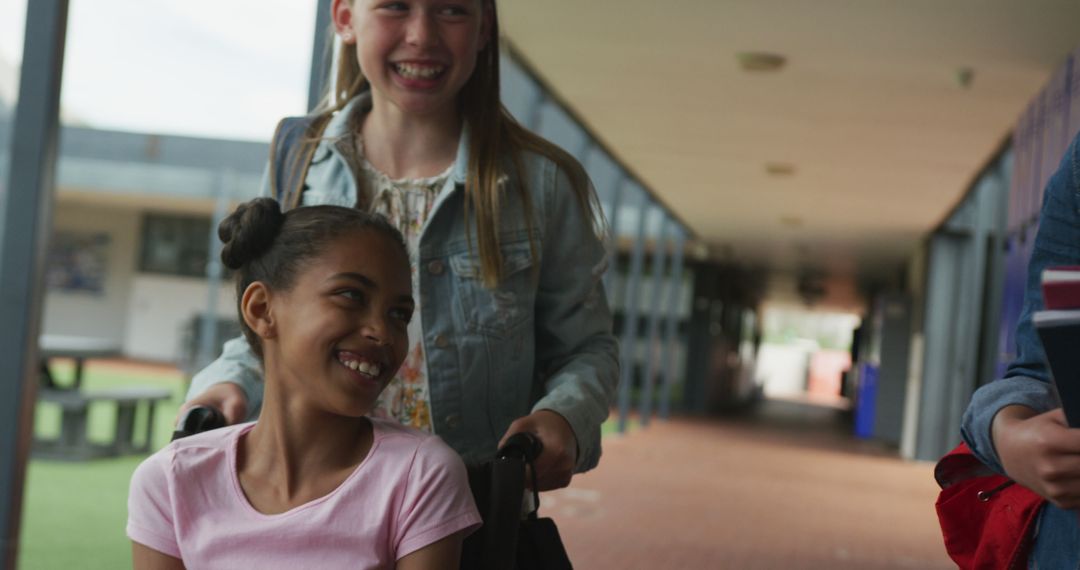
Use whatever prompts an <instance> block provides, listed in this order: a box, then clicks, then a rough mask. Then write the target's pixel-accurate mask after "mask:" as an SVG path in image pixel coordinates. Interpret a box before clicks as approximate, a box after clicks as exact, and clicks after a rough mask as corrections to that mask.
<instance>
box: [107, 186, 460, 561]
mask: <svg viewBox="0 0 1080 570" xmlns="http://www.w3.org/2000/svg"><path fill="white" fill-rule="evenodd" d="M218 233H219V235H220V236H221V239H222V241H223V242H224V244H225V247H224V249H223V250H222V253H221V258H222V260H223V261H224V263H225V265H226V266H227V267H229V268H230V269H233V270H234V271H235V272H236V280H237V281H236V283H237V305H238V310H239V314H240V322H241V325H242V328H243V331H244V334H245V336H246V337H247V339H248V341H249V343H250V344H251V346H252V348H253V349H254V351H255V353H256V354H257V355H258V356H259V358H260V359H261V360H262V362H263V367H264V370H265V379H266V387H265V396H264V401H263V407H262V414H261V415H260V417H259V420H258V422H256V423H248V424H240V425H235V426H230V427H227V428H223V429H219V430H214V431H210V432H206V433H203V434H199V435H196V436H192V437H189V438H185V439H181V440H178V441H176V442H174V443H172V444H170V445H169V446H168V447H166V448H165V449H163V450H161V451H159V452H158V453H156V454H154V455H153V456H152V457H150V458H149V459H147V460H146V461H144V462H143V463H142V465H140V466H139V468H138V469H137V470H136V471H135V474H134V476H133V478H132V481H131V491H130V495H129V498H128V524H127V534H128V536H129V537H130V538H131V540H132V541H133V560H134V567H135V568H136V570H142V569H173V568H184V567H189V568H229V569H232V568H261V569H267V568H294V569H299V568H398V569H433V568H439V569H442V568H456V567H457V564H458V560H459V558H460V548H461V541H462V539H463V538H464V537H465V536H466V535H467V534H468V533H469V532H470V531H472V530H473V529H475V528H476V527H477V526H479V523H480V517H479V515H478V514H477V511H476V506H475V504H474V503H473V500H472V496H471V494H470V492H469V487H468V481H467V478H466V474H465V468H464V465H463V464H462V462H461V459H460V458H459V457H458V455H457V454H456V453H455V452H454V451H452V450H451V449H450V448H449V447H448V446H447V445H446V444H444V443H443V442H442V440H440V439H439V438H438V437H436V436H433V435H429V434H425V433H423V432H420V431H416V430H412V429H410V428H406V427H402V426H401V425H399V424H398V423H397V422H394V421H383V420H378V419H371V418H367V417H365V414H366V413H367V412H368V411H370V410H371V408H372V406H373V405H374V403H375V401H376V398H377V397H378V396H379V393H380V392H381V391H382V389H383V388H384V387H385V386H386V383H387V382H388V381H389V380H390V379H391V378H393V376H394V373H395V372H396V370H397V369H398V367H399V366H401V363H402V361H403V360H404V358H405V351H406V350H407V347H408V334H407V333H406V330H407V326H408V323H409V320H410V318H411V317H412V312H413V306H414V302H413V299H412V287H411V282H410V270H409V260H408V256H407V255H406V252H405V246H404V244H403V242H402V238H401V235H400V234H399V233H398V231H397V230H396V229H394V228H393V227H392V226H390V225H389V224H388V223H387V222H386V221H385V220H383V219H382V218H381V217H378V216H373V215H371V214H366V213H364V212H362V211H360V210H357V209H355V208H342V207H336V206H312V207H307V208H298V209H295V210H291V211H289V212H287V213H284V214H283V213H282V212H281V210H280V207H279V206H278V203H277V202H276V201H274V200H272V199H269V198H260V199H257V200H253V201H251V202H248V203H246V204H243V205H241V206H240V207H239V208H238V209H237V210H236V212H234V213H233V214H232V215H231V216H229V217H228V218H226V219H225V221H223V222H222V224H221V226H220V227H219V229H218Z"/></svg>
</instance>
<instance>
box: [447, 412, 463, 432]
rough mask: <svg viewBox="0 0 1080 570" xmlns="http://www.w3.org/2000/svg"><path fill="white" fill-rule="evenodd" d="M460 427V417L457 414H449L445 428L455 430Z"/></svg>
mask: <svg viewBox="0 0 1080 570" xmlns="http://www.w3.org/2000/svg"><path fill="white" fill-rule="evenodd" d="M460 425H461V416H459V415H457V414H450V415H449V416H446V427H448V428H450V429H457V428H458V426H460Z"/></svg>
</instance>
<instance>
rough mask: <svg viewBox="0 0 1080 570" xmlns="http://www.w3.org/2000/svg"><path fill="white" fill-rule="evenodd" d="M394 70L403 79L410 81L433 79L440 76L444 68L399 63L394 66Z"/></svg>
mask: <svg viewBox="0 0 1080 570" xmlns="http://www.w3.org/2000/svg"><path fill="white" fill-rule="evenodd" d="M394 69H396V70H397V72H398V73H399V74H401V75H402V76H403V77H408V78H410V79H416V78H421V79H431V78H432V77H435V76H436V75H439V74H440V73H442V71H443V69H444V68H443V66H441V65H438V66H427V65H413V64H411V63H398V64H395V65H394Z"/></svg>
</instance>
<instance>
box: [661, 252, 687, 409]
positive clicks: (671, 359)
mask: <svg viewBox="0 0 1080 570" xmlns="http://www.w3.org/2000/svg"><path fill="white" fill-rule="evenodd" d="M685 244H686V234H685V233H683V232H682V231H677V232H676V236H675V246H674V247H675V252H674V254H673V256H672V258H671V277H670V279H671V284H670V285H668V310H667V323H665V324H666V328H667V330H666V331H665V333H664V364H663V365H662V366H661V367H660V373H661V374H663V375H664V381H663V384H662V385H661V387H660V410H659V415H660V419H663V420H666V419H668V417H670V416H671V385H672V384H673V378H674V377H675V350H676V347H677V346H678V338H677V335H678V332H679V303H681V302H682V295H681V293H682V289H683V286H682V285H683V283H682V277H683V275H682V274H683V247H684V245H685Z"/></svg>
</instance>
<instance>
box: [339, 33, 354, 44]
mask: <svg viewBox="0 0 1080 570" xmlns="http://www.w3.org/2000/svg"><path fill="white" fill-rule="evenodd" d="M341 41H343V42H351V41H352V32H349V31H345V32H341Z"/></svg>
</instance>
